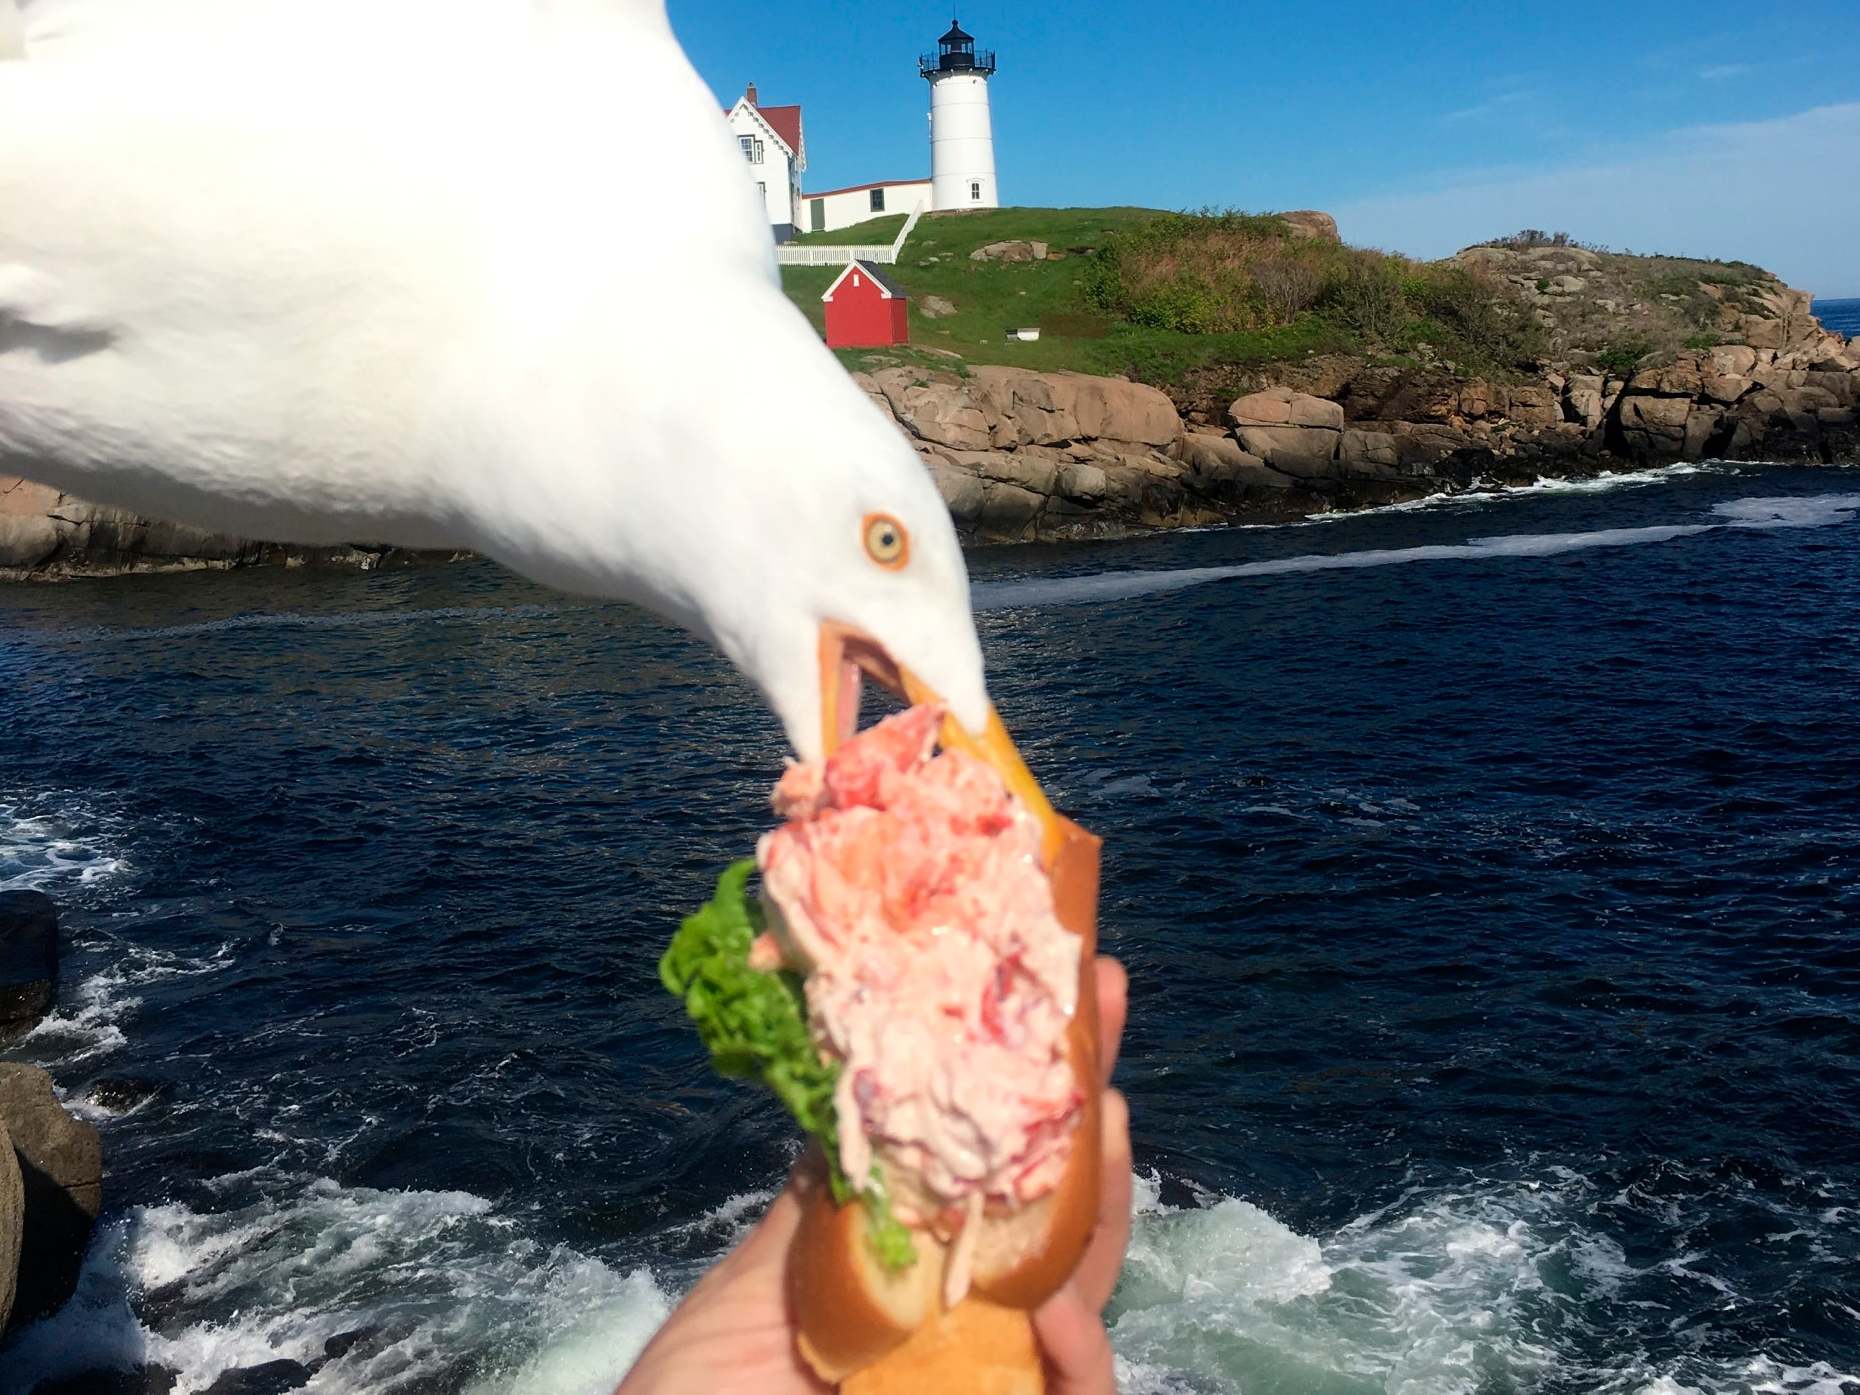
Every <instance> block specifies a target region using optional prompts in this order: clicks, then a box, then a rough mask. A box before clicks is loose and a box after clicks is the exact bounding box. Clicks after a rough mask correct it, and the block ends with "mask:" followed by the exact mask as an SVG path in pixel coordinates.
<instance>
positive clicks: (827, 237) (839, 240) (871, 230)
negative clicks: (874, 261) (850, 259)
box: [795, 213, 921, 247]
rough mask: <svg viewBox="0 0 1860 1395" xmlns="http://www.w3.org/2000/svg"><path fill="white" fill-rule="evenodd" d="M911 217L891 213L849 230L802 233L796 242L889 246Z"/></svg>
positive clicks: (824, 245)
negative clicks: (878, 244)
mask: <svg viewBox="0 0 1860 1395" xmlns="http://www.w3.org/2000/svg"><path fill="white" fill-rule="evenodd" d="M909 217H910V215H909V214H908V213H891V214H887V215H885V216H884V217H883V218H869V219H867V220H866V221H865V222H863V223H854V224H853V225H852V226H851V227H849V228H839V229H836V230H835V231H833V232H817V233H816V232H811V233H802V234H801V235H800V236H799V237H797V238H795V242H796V243H798V244H800V245H803V246H808V247H855V246H859V247H863V246H866V245H867V244H870V243H880V244H883V245H886V246H889V245H890V244H891V243H892V242H895V241H896V240H897V236H898V234H899V233H900V232H902V231H903V230H904V223H905V220H906V219H907V218H909ZM919 226H921V224H920V225H919Z"/></svg>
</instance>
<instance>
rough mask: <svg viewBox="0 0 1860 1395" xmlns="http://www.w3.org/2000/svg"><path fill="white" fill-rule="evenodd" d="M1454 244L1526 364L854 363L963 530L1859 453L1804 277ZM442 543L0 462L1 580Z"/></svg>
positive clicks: (1339, 502) (1166, 517)
mask: <svg viewBox="0 0 1860 1395" xmlns="http://www.w3.org/2000/svg"><path fill="white" fill-rule="evenodd" d="M1458 260H1459V261H1460V262H1462V263H1464V264H1465V265H1467V266H1469V267H1471V268H1473V269H1474V270H1475V271H1476V272H1477V273H1478V274H1479V275H1480V276H1482V277H1485V278H1488V279H1489V280H1491V281H1492V282H1494V283H1498V282H1503V283H1506V284H1507V285H1508V286H1509V288H1510V291H1511V292H1512V293H1515V294H1516V295H1517V296H1518V297H1519V298H1521V299H1522V300H1523V301H1524V302H1525V303H1526V304H1528V305H1529V306H1530V307H1531V312H1532V313H1533V314H1534V315H1535V316H1536V317H1537V319H1538V320H1539V321H1540V322H1541V323H1542V324H1543V326H1544V327H1545V329H1546V331H1548V339H1549V342H1550V344H1551V346H1552V348H1551V356H1550V357H1549V358H1548V359H1546V360H1545V361H1544V362H1542V363H1540V364H1538V365H1537V367H1536V369H1535V371H1534V372H1533V373H1531V374H1525V375H1522V376H1521V377H1519V378H1516V379H1514V380H1508V381H1495V380H1490V379H1488V378H1485V377H1481V376H1478V375H1475V374H1472V373H1469V372H1468V371H1467V370H1465V369H1464V368H1463V367H1462V366H1460V365H1456V364H1454V363H1451V362H1444V361H1439V360H1437V359H1435V358H1434V357H1432V356H1431V355H1430V354H1429V352H1428V351H1427V349H1426V346H1425V345H1423V346H1420V347H1419V348H1418V349H1417V351H1416V352H1414V353H1412V354H1409V355H1406V356H1403V357H1401V358H1399V359H1390V358H1386V357H1383V358H1370V357H1365V356H1350V355H1333V356H1326V357H1316V358H1309V359H1306V360H1304V361H1301V362H1297V363H1280V364H1273V365H1270V366H1268V367H1263V368H1259V369H1255V370H1251V371H1249V372H1246V373H1234V372H1228V373H1226V374H1223V375H1214V376H1212V377H1211V378H1210V379H1209V380H1208V381H1206V382H1199V381H1191V382H1190V383H1188V384H1186V385H1181V386H1177V387H1174V388H1172V389H1171V391H1169V392H1164V391H1162V390H1161V389H1159V388H1156V387H1152V386H1149V385H1147V384H1144V383H1140V382H1134V381H1131V380H1129V379H1126V378H1108V377H1094V376H1090V375H1086V374H1079V373H1062V372H1034V371H1031V370H1027V369H1021V368H1012V367H1001V366H992V365H969V364H966V363H964V362H963V361H962V360H960V359H955V358H951V359H950V360H949V363H948V366H947V367H944V366H942V365H941V363H940V362H938V363H937V364H936V365H935V366H928V367H926V366H921V365H919V364H917V363H900V364H897V365H895V366H889V367H879V368H877V369H876V370H875V371H873V372H870V373H856V374H855V375H854V378H855V381H857V382H858V384H859V386H860V387H861V388H863V389H864V390H865V392H866V394H867V395H868V396H869V397H870V398H871V400H872V401H873V403H874V404H875V405H876V406H877V407H878V408H879V410H881V411H882V412H884V413H885V414H886V415H887V416H888V417H889V418H890V419H891V420H892V421H893V422H895V423H896V424H897V426H898V428H899V430H900V431H901V432H902V433H903V434H904V435H905V437H906V439H908V440H909V441H910V443H911V444H912V446H913V447H914V448H915V449H916V450H917V453H918V454H919V456H920V457H921V458H922V459H923V461H924V465H925V468H927V469H928V470H929V471H930V473H931V474H932V475H933V476H934V477H935V479H936V482H937V486H938V488H939V490H940V491H941V493H942V495H943V498H944V500H945V502H946V503H947V504H948V505H949V510H950V514H951V516H952V517H953V518H954V519H955V521H956V525H957V528H958V530H959V531H960V533H961V534H962V536H963V538H964V540H965V541H967V542H971V543H994V542H1023V541H1033V540H1065V539H1078V538H1114V537H1122V536H1127V535H1130V534H1134V533H1142V532H1148V531H1152V530H1156V529H1166V528H1179V527H1196V526H1208V525H1214V524H1221V523H1235V522H1274V521H1281V520H1285V519H1292V518H1298V517H1302V516H1305V515H1308V514H1312V513H1321V512H1330V511H1339V510H1348V509H1356V508H1367V507H1374V506H1377V505H1383V504H1389V503H1397V502H1401V501H1403V500H1407V499H1414V498H1420V497H1423V496H1425V495H1430V494H1439V493H1451V492H1454V491H1458V490H1464V489H1468V488H1473V487H1476V486H1479V485H1481V484H1486V485H1508V484H1527V483H1531V482H1533V481H1535V480H1537V479H1540V478H1580V477H1584V476H1592V475H1596V474H1600V473H1603V472H1605V471H1616V470H1630V469H1641V468H1645V467H1648V466H1652V465H1663V464H1670V463H1676V462H1679V461H1687V460H1700V459H1705V458H1713V459H1726V460H1752V461H1755V460H1763V461H1775V462H1807V463H1823V464H1839V463H1860V417H1857V410H1860V342H1849V341H1848V340H1846V339H1844V338H1843V337H1842V336H1841V335H1839V334H1833V333H1830V332H1828V331H1826V330H1824V329H1823V328H1822V327H1821V325H1820V324H1819V323H1818V322H1817V321H1816V319H1815V317H1814V315H1813V314H1812V313H1811V309H1810V305H1811V302H1810V297H1809V295H1808V293H1807V292H1806V291H1797V290H1792V289H1790V288H1789V287H1787V286H1784V285H1783V284H1782V283H1781V282H1780V281H1777V280H1775V279H1774V278H1773V277H1768V276H1767V275H1765V274H1763V273H1759V272H1756V271H1755V269H1754V268H1744V269H1741V270H1739V271H1738V272H1737V275H1736V276H1729V275H1728V274H1727V277H1726V278H1725V279H1724V280H1723V281H1722V282H1721V281H1714V280H1712V279H1710V273H1707V275H1706V277H1705V278H1704V279H1696V278H1695V279H1688V278H1687V276H1685V275H1680V276H1678V277H1677V279H1675V278H1674V277H1673V276H1670V275H1669V276H1668V277H1667V279H1666V281H1664V282H1658V283H1656V284H1655V289H1654V290H1653V291H1649V290H1647V289H1646V285H1645V283H1644V278H1643V281H1642V282H1641V283H1636V282H1635V281H1634V280H1632V279H1631V278H1628V277H1626V276H1625V275H1624V274H1623V271H1622V266H1623V265H1625V264H1626V262H1627V261H1631V260H1632V259H1623V258H1619V257H1612V256H1604V255H1602V254H1599V253H1595V252H1592V251H1589V250H1587V249H1584V248H1581V247H1576V246H1569V245H1561V244H1559V245H1554V246H1541V247H1525V248H1509V247H1502V246H1482V247H1472V248H1468V249H1467V250H1466V251H1464V252H1462V253H1460V255H1459V258H1458ZM1727 265H1728V264H1727ZM1661 286H1665V287H1667V288H1666V289H1663V290H1662V289H1660V287H1661ZM1636 297H1638V299H1637V298H1636ZM1675 307H1677V308H1675ZM1680 310H1683V311H1684V314H1685V315H1686V316H1687V317H1689V318H1688V319H1687V320H1686V323H1689V324H1691V325H1694V326H1697V325H1700V324H1703V325H1707V326H1709V328H1708V329H1706V330H1701V331H1700V332H1698V333H1695V334H1693V335H1692V336H1691V338H1690V339H1689V340H1687V341H1686V342H1687V347H1685V348H1683V349H1670V348H1669V349H1668V350H1663V351H1649V352H1645V353H1638V354H1635V353H1627V352H1623V353H1617V354H1615V355H1613V356H1612V358H1611V359H1610V361H1611V362H1612V363H1613V364H1614V367H1613V368H1610V367H1606V366H1602V364H1601V363H1600V362H1599V358H1600V356H1598V355H1597V354H1596V352H1595V351H1594V345H1595V344H1596V343H1598V342H1601V341H1602V340H1603V339H1605V338H1606V337H1607V336H1608V335H1610V334H1620V335H1628V334H1632V333H1635V332H1647V331H1648V327H1649V326H1651V327H1652V328H1653V330H1655V331H1657V330H1658V329H1659V328H1660V326H1662V325H1665V326H1666V332H1668V333H1669V334H1670V333H1673V331H1672V329H1671V324H1672V322H1674V320H1675V316H1676V315H1678V314H1679V312H1680ZM1677 342H1678V341H1677V339H1676V337H1675V338H1672V339H1669V340H1668V341H1667V343H1668V344H1669V345H1670V344H1673V343H1677ZM1635 347H1637V348H1640V347H1644V345H1640V344H1636V345H1635ZM1624 359H1625V361H1623V360H1624ZM460 555H462V554H456V553H446V554H433V553H415V552H408V551H405V550H402V549H396V548H387V547H378V546H370V545H367V544H365V543H357V544H354V545H352V546H347V547H334V548H305V547H295V546H288V545H282V544H277V543H268V542H257V541H250V540H247V539H242V538H231V537H224V536H220V535H215V534H209V533H205V532H202V531H201V530H199V529H194V528H186V527H181V526H178V525H175V524H170V523H164V522H161V521H159V520H152V519H147V518H142V517H139V516H137V515H135V514H132V513H128V512H126V511H124V510H121V509H113V508H108V507H105V506H100V505H96V504H92V503H88V502H86V501H84V500H81V499H77V498H75V497H73V496H70V495H66V494H61V493H59V492H58V491H56V490H53V489H50V488H47V487H46V486H43V485H39V484H35V483H32V482H30V481H28V480H25V479H20V478H17V477H0V580H60V579H66V578H71V577H78V576H120V575H126V574H132V573H141V572H173V571H198V570H224V569H229V568H233V567H244V566H253V565H281V566H287V567H293V566H306V565H340V566H350V567H357V568H362V569H369V568H374V567H380V566H389V565H396V564H406V563H414V562H430V561H445V560H450V559H451V558H454V557H457V556H460Z"/></svg>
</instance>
